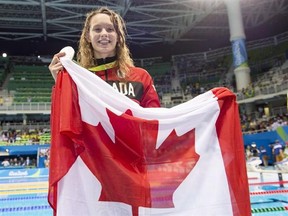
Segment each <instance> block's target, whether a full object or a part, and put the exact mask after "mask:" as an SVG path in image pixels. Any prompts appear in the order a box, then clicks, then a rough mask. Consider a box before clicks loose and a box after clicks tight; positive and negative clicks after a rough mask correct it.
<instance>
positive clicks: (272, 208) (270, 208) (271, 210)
mask: <svg viewBox="0 0 288 216" xmlns="http://www.w3.org/2000/svg"><path fill="white" fill-rule="evenodd" d="M251 211H252V213H263V212H275V211H288V206H280V207H268V208H253V209H251Z"/></svg>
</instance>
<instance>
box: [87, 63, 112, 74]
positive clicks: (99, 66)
mask: <svg viewBox="0 0 288 216" xmlns="http://www.w3.org/2000/svg"><path fill="white" fill-rule="evenodd" d="M115 65H116V61H113V62H110V63H107V64H104V65H98V66H96V67H92V68H88V70H89V71H93V72H98V71H104V70H108V69H111V68H113V67H115Z"/></svg>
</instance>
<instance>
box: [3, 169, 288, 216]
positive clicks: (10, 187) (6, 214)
mask: <svg viewBox="0 0 288 216" xmlns="http://www.w3.org/2000/svg"><path fill="white" fill-rule="evenodd" d="M248 176H249V179H248V180H249V190H250V201H251V210H252V216H288V182H287V181H285V180H288V175H287V174H286V175H283V182H282V183H281V182H279V177H278V176H277V175H275V174H273V175H272V174H271V175H270V174H267V175H266V174H265V175H260V174H259V173H252V174H251V173H250V174H248ZM47 192H48V176H46V177H33V178H25V177H21V178H4V179H3V178H2V179H1V178H0V203H1V205H0V216H27V215H29V216H52V215H53V212H52V209H51V207H50V206H49V204H48V201H47Z"/></svg>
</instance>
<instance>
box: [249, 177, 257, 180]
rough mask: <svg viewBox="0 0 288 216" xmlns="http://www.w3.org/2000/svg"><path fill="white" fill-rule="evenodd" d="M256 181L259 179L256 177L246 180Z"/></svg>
mask: <svg viewBox="0 0 288 216" xmlns="http://www.w3.org/2000/svg"><path fill="white" fill-rule="evenodd" d="M256 179H259V178H258V177H250V178H248V180H256Z"/></svg>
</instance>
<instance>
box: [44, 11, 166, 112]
mask: <svg viewBox="0 0 288 216" xmlns="http://www.w3.org/2000/svg"><path fill="white" fill-rule="evenodd" d="M125 34H126V27H125V22H124V21H123V19H122V17H121V16H120V15H118V14H117V13H116V12H114V11H113V10H110V9H108V8H99V9H97V10H94V11H91V12H90V13H88V14H87V17H86V21H85V23H84V28H83V30H82V34H81V37H80V41H79V49H78V53H77V61H78V63H79V64H80V65H81V66H82V67H84V68H87V69H89V70H90V71H91V72H93V73H94V74H96V75H97V76H99V77H101V78H102V79H103V80H105V81H106V82H107V83H109V84H110V85H111V86H112V87H113V88H115V89H116V90H119V89H123V86H126V87H127V88H128V87H129V92H130V94H127V91H120V92H121V93H123V94H124V95H126V96H128V97H129V98H131V99H132V100H134V101H135V102H137V103H138V104H139V105H140V106H142V107H159V106H160V101H159V98H158V95H157V93H156V90H155V87H154V84H153V80H152V78H151V76H150V74H149V73H148V72H147V71H146V70H144V69H142V68H138V67H135V66H134V64H133V60H132V58H131V55H130V50H129V49H128V47H127V45H126V36H125ZM63 56H65V52H59V53H57V54H55V55H54V57H53V59H52V61H51V63H50V65H49V70H50V72H51V74H52V76H53V78H54V79H55V81H56V79H57V75H58V73H59V71H60V72H61V71H63V65H62V64H61V62H60V58H61V57H63Z"/></svg>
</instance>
